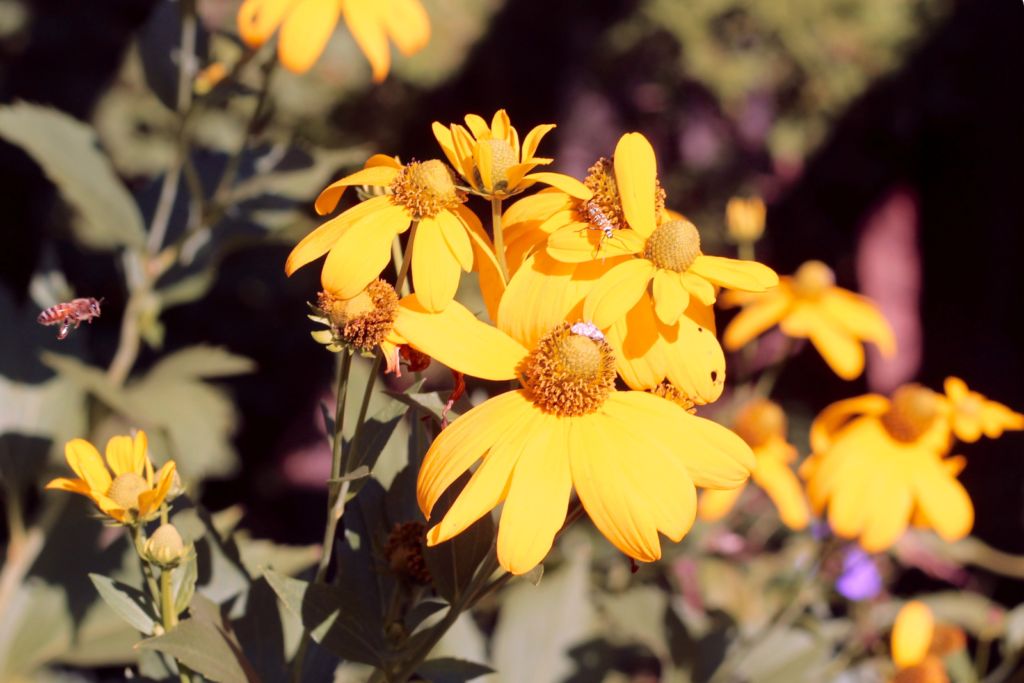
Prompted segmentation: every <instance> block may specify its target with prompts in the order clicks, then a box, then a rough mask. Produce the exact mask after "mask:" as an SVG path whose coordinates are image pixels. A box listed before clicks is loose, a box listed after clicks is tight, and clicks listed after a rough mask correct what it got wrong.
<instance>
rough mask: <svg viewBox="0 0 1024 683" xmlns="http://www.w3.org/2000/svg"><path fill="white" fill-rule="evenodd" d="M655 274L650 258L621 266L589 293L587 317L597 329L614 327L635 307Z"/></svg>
mask: <svg viewBox="0 0 1024 683" xmlns="http://www.w3.org/2000/svg"><path fill="white" fill-rule="evenodd" d="M656 271H657V268H655V267H654V264H652V263H651V262H650V261H648V260H647V259H632V260H629V261H626V262H624V263H620V264H618V265H617V266H615V267H614V268H612V269H611V270H609V271H608V272H607V273H605V274H604V275H603V276H602V277H601V279H600V280H598V281H597V284H595V285H594V288H593V289H591V290H590V294H588V295H587V300H586V303H585V304H584V305H583V315H584V317H585V318H586V319H587V320H590V321H592V322H593V323H594V324H595V325H597V327H598V329H601V330H603V329H606V328H608V327H611V326H612V324H613V323H614V322H615V321H616V320H618V319H619V318H621V317H622V316H624V315H626V313H628V312H629V309H631V308H633V306H634V305H635V304H636V302H637V301H638V300H639V299H640V297H641V295H642V294H643V293H644V290H645V289H647V283H648V282H650V281H651V278H653V277H654V274H655V272H656Z"/></svg>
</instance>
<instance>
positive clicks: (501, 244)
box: [491, 197, 508, 284]
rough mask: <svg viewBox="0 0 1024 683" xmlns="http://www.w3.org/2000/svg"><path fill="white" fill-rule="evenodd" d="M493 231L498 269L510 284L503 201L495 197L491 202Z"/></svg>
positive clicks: (506, 282)
mask: <svg viewBox="0 0 1024 683" xmlns="http://www.w3.org/2000/svg"><path fill="white" fill-rule="evenodd" d="M491 230H492V232H494V255H495V256H496V257H497V259H498V267H500V268H501V277H503V278H504V279H505V284H508V265H507V264H506V263H505V235H504V233H503V232H502V227H501V199H499V198H498V197H495V198H493V199H492V200H491Z"/></svg>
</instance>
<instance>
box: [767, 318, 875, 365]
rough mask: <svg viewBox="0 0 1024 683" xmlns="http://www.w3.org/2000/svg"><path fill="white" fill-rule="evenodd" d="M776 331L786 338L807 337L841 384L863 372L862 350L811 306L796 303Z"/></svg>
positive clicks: (847, 335)
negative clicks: (778, 330)
mask: <svg viewBox="0 0 1024 683" xmlns="http://www.w3.org/2000/svg"><path fill="white" fill-rule="evenodd" d="M779 327H780V329H782V331H783V332H784V333H785V334H786V335H787V336H790V337H797V338H799V337H809V338H810V340H811V343H812V344H814V348H816V349H817V350H818V352H819V353H820V354H821V356H822V358H824V359H825V362H826V363H828V365H829V367H830V368H832V370H833V371H834V372H835V373H836V374H837V375H839V376H840V377H842V378H843V379H845V380H852V379H856V378H857V377H858V376H859V375H860V373H861V372H863V370H864V348H863V347H862V346H861V345H860V342H859V341H857V339H855V338H854V337H853V336H851V335H850V333H849V332H847V331H846V330H845V329H844V328H843V327H841V326H840V325H838V324H837V323H836V322H835V321H834V320H833V319H832V318H831V317H830V316H828V315H826V314H824V312H823V311H822V310H821V309H819V308H818V307H817V306H816V305H814V304H813V303H811V302H805V301H798V302H797V304H796V306H794V307H793V309H792V310H790V312H789V314H788V315H787V316H786V317H785V318H783V319H782V320H781V321H780V322H779Z"/></svg>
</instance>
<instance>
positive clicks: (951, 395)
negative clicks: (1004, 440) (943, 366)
mask: <svg viewBox="0 0 1024 683" xmlns="http://www.w3.org/2000/svg"><path fill="white" fill-rule="evenodd" d="M945 389H946V397H947V398H948V399H949V402H950V403H951V404H952V406H953V412H952V414H951V415H950V419H951V421H952V425H953V433H954V434H956V435H957V437H958V438H959V439H961V440H962V441H966V442H967V443H974V442H975V441H977V440H978V439H980V438H981V435H982V434H984V435H985V436H987V437H988V438H990V439H996V438H998V437H1000V436H1002V434H1003V430H1005V429H1009V430H1014V431H1017V430H1020V429H1024V415H1021V414H1020V413H1015V412H1014V411H1012V410H1010V409H1009V408H1007V407H1006V406H1004V405H1003V404H1002V403H996V402H995V401H989V400H987V399H986V398H985V397H984V396H982V395H981V394H979V393H978V392H976V391H970V390H969V389H968V388H967V384H966V383H965V382H964V381H963V380H962V379H958V378H956V377H947V378H946V385H945Z"/></svg>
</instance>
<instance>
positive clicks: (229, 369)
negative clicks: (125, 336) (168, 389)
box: [146, 344, 256, 380]
mask: <svg viewBox="0 0 1024 683" xmlns="http://www.w3.org/2000/svg"><path fill="white" fill-rule="evenodd" d="M255 370H256V363H255V362H253V361H252V359H250V358H246V357H245V356H238V355H236V354H233V353H231V352H230V351H228V350H227V349H225V348H222V347H218V346H206V345H204V344H200V345H197V346H189V347H186V348H184V349H182V350H181V351H176V352H175V353H172V354H170V355H169V356H165V357H164V358H162V359H160V362H159V363H157V364H156V365H154V366H153V369H152V370H150V371H149V374H148V375H146V378H147V379H156V378H165V377H166V378H170V379H175V380H178V379H184V378H188V379H201V378H210V377H231V376H233V375H244V374H247V373H250V372H255Z"/></svg>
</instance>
